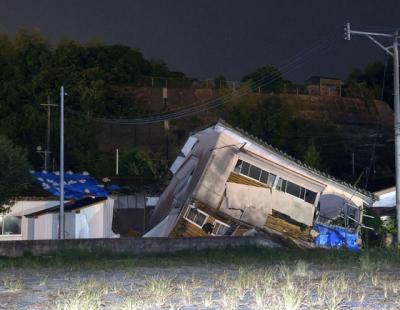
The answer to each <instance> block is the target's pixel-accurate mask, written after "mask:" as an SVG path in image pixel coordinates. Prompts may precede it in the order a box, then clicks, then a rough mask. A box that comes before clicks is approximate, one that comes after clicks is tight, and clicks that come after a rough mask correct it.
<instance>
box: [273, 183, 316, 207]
mask: <svg viewBox="0 0 400 310" xmlns="http://www.w3.org/2000/svg"><path fill="white" fill-rule="evenodd" d="M276 189H277V190H279V191H281V192H285V193H288V194H290V195H292V196H295V197H298V198H300V199H301V200H304V201H305V202H308V203H311V204H314V203H315V199H316V198H317V193H316V192H313V191H310V190H309V189H307V188H304V187H301V186H300V185H297V184H295V183H293V182H290V181H287V180H284V179H279V181H278V185H277V186H276Z"/></svg>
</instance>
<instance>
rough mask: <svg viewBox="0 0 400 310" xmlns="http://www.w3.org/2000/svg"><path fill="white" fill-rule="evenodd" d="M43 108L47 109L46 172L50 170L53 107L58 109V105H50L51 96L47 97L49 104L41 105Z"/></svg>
mask: <svg viewBox="0 0 400 310" xmlns="http://www.w3.org/2000/svg"><path fill="white" fill-rule="evenodd" d="M41 106H43V107H47V130H46V149H45V151H44V152H43V153H44V170H46V171H48V170H49V169H50V154H51V151H50V138H51V134H50V133H51V107H56V106H57V105H56V104H50V96H47V103H46V104H41Z"/></svg>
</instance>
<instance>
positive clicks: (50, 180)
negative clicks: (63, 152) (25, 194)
mask: <svg viewBox="0 0 400 310" xmlns="http://www.w3.org/2000/svg"><path fill="white" fill-rule="evenodd" d="M32 175H33V177H34V178H35V179H36V181H37V182H38V183H39V184H40V185H41V186H42V188H43V190H45V191H48V192H49V193H51V194H52V195H54V196H59V195H60V174H59V173H58V172H48V171H42V172H39V171H37V172H32ZM64 195H65V198H66V199H81V198H83V197H86V196H96V197H107V195H108V192H107V190H105V188H104V186H103V185H101V184H99V183H97V181H96V180H95V179H94V178H92V177H91V176H90V175H89V173H87V172H83V173H73V172H72V171H67V172H66V173H65V174H64Z"/></svg>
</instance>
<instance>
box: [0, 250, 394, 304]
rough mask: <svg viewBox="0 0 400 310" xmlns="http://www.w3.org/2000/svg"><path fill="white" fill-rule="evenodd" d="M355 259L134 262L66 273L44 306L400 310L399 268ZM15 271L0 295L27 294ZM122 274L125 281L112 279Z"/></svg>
mask: <svg viewBox="0 0 400 310" xmlns="http://www.w3.org/2000/svg"><path fill="white" fill-rule="evenodd" d="M242 255H243V254H242ZM330 255H333V254H328V259H327V260H328V261H329V258H330V257H332V256H330ZM351 255H352V256H350V257H351V258H352V260H351V262H350V261H348V262H346V261H345V262H344V263H341V260H342V258H340V259H333V260H332V261H331V262H324V263H321V262H319V261H316V260H315V259H314V258H312V259H308V258H307V257H306V256H305V255H303V256H301V255H299V257H297V258H296V259H293V260H288V259H286V258H283V259H279V260H268V259H267V258H265V257H263V258H262V260H261V259H260V260H259V261H256V262H254V261H252V262H251V263H248V262H245V263H229V264H228V263H223V262H221V261H219V262H218V263H210V262H207V264H199V263H196V262H192V261H190V260H189V261H186V262H184V263H183V264H182V266H178V267H177V266H176V265H173V266H172V267H171V266H166V265H165V262H164V264H162V265H161V267H160V265H157V264H155V263H153V265H151V266H147V265H146V267H141V266H140V265H137V264H136V265H134V264H133V263H132V262H131V261H129V262H127V263H126V265H124V264H123V263H122V264H120V263H118V264H114V269H113V270H112V271H108V273H106V274H107V275H111V276H105V275H104V273H103V275H102V276H98V275H97V277H95V278H93V279H91V278H90V277H89V278H88V277H86V279H85V280H79V279H77V278H76V275H74V274H71V273H70V272H65V271H64V273H63V274H60V275H59V277H58V279H61V280H60V281H62V282H63V283H64V286H63V287H62V288H60V289H58V290H57V291H55V292H54V291H53V292H50V293H49V295H48V299H49V302H48V305H47V308H51V309H65V310H70V309H71V310H75V309H82V310H90V309H99V308H102V309H131V310H134V309H141V310H142V309H143V310H145V309H181V308H185V307H187V308H190V309H238V308H240V309H242V308H243V309H290V310H294V309H332V310H333V309H335V310H336V309H344V308H352V307H357V308H360V309H365V308H382V307H386V308H388V309H398V308H400V300H399V299H398V294H399V293H400V285H399V283H400V281H399V280H400V268H399V267H398V265H396V264H386V263H379V261H378V260H377V259H376V257H374V256H372V255H369V254H368V253H367V254H365V255H359V256H354V255H353V254H351ZM333 257H334V256H333ZM235 259H236V258H235ZM180 262H181V263H182V260H181V261H180ZM96 264H99V263H98V262H96ZM96 266H99V265H96ZM389 266H390V268H389ZM133 267H134V268H135V269H134V270H135V271H134V272H132V270H133ZM24 268H26V267H24ZM85 268H86V265H84V267H82V270H84V273H86V276H88V275H91V274H92V272H91V271H90V270H91V269H89V271H87V270H86V269H85ZM14 270H15V269H14V268H12V269H10V274H9V276H8V277H4V278H1V279H2V282H0V284H2V286H1V285H0V292H1V290H5V291H8V292H11V291H18V290H21V289H22V287H23V288H24V292H25V288H26V287H28V289H29V285H28V284H27V282H26V281H25V280H24V279H23V278H17V277H15V276H14V273H13V272H14ZM23 270H24V272H25V269H23ZM35 270H36V271H37V273H35V275H36V277H37V278H36V280H35V281H34V282H35V284H36V286H37V284H38V283H39V285H40V286H41V287H42V288H41V289H42V290H51V288H52V287H54V285H55V283H54V280H53V277H54V274H57V272H49V271H48V270H47V271H45V272H40V269H35ZM56 270H57V269H56ZM4 271H5V269H4V268H3V269H2V270H0V277H1V276H2V272H4ZM118 271H119V272H120V275H121V274H122V275H123V276H122V277H116V278H113V275H114V273H115V272H118ZM10 275H11V276H10ZM22 283H24V285H22ZM16 295H18V294H16ZM0 298H1V296H0ZM40 306H41V305H40ZM32 308H35V307H32ZM39 308H40V307H39Z"/></svg>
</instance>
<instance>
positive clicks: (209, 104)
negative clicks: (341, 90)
mask: <svg viewBox="0 0 400 310" xmlns="http://www.w3.org/2000/svg"><path fill="white" fill-rule="evenodd" d="M336 40H337V37H336V33H333V34H331V35H330V36H329V37H328V38H327V39H320V40H318V41H316V42H315V43H314V44H313V45H312V47H311V48H310V47H309V48H306V49H303V50H302V51H301V52H300V53H298V54H296V55H295V56H293V57H291V58H290V59H289V61H288V62H287V63H286V64H285V65H283V66H282V67H280V68H278V71H280V73H276V74H269V75H265V76H264V77H262V78H260V79H259V80H256V81H254V82H253V83H252V84H251V85H250V89H242V90H239V91H234V92H233V93H229V94H226V95H223V96H220V97H219V98H215V99H212V100H209V101H206V102H204V103H202V104H197V105H196V104H192V105H189V106H186V107H185V108H183V109H181V110H178V111H174V112H168V113H160V114H153V115H151V116H149V117H140V118H133V119H132V118H131V119H122V118H118V119H116V118H94V120H95V121H97V122H102V123H110V124H150V123H157V122H162V121H166V120H173V119H179V118H183V117H186V116H190V115H193V114H197V113H201V112H205V111H208V110H211V109H215V108H218V107H220V106H222V105H223V104H225V103H226V102H228V101H230V100H233V99H237V98H239V97H242V96H245V95H247V94H249V93H251V92H253V88H258V87H260V86H265V85H268V84H271V83H273V82H274V81H276V80H277V79H278V78H279V77H280V76H281V75H284V74H287V73H289V72H292V71H294V70H295V69H297V68H298V67H300V66H301V65H303V64H304V63H305V62H306V61H307V60H308V59H307V58H309V57H310V56H311V55H310V54H312V53H315V52H316V51H318V50H321V52H322V53H326V52H327V51H328V50H329V49H331V48H332V47H333V43H334V41H336ZM307 55H309V56H307ZM306 56H307V58H306ZM70 112H72V113H73V114H76V115H77V114H79V112H76V111H71V110H70Z"/></svg>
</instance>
